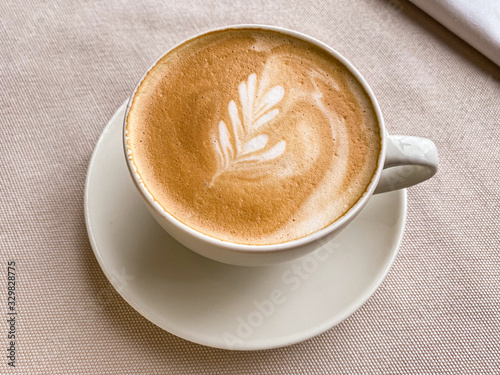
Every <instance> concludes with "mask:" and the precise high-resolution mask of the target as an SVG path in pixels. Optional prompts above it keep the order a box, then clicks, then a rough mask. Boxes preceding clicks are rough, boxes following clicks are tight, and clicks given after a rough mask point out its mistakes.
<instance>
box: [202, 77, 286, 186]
mask: <svg viewBox="0 0 500 375" xmlns="http://www.w3.org/2000/svg"><path fill="white" fill-rule="evenodd" d="M256 86H257V75H256V74H250V75H249V76H248V79H247V81H246V82H245V81H243V82H241V83H240V85H239V86H238V93H239V96H240V104H241V112H242V113H241V114H242V116H241V117H240V113H239V111H238V107H237V105H236V102H235V101H234V100H231V101H230V102H229V105H228V112H229V118H230V119H231V124H230V126H228V125H226V123H225V122H224V121H220V122H219V127H218V137H214V148H215V153H216V155H217V171H216V172H215V174H214V176H213V177H212V180H211V182H210V184H209V186H212V185H213V183H214V182H215V180H216V179H217V177H219V176H220V175H221V174H223V173H225V172H228V171H234V170H236V169H238V170H244V169H250V168H255V167H257V166H258V165H259V163H264V162H267V161H270V160H273V159H276V158H278V157H280V156H281V155H282V154H283V153H284V152H285V149H286V141H284V140H282V141H279V142H278V143H276V144H274V145H273V146H272V147H268V140H269V136H268V135H267V134H259V129H261V128H262V126H264V125H266V124H267V123H269V121H271V120H272V119H273V118H275V117H276V116H277V115H278V114H279V109H278V108H274V109H273V107H275V106H276V105H277V104H278V103H279V102H280V101H281V99H283V96H284V95H285V90H284V89H283V87H282V86H279V85H278V86H274V87H273V88H271V89H270V90H269V91H267V92H266V93H265V94H264V93H263V91H264V87H263V85H262V82H261V84H260V85H259V90H258V92H257V87H256ZM242 119H243V121H242ZM231 140H233V142H231Z"/></svg>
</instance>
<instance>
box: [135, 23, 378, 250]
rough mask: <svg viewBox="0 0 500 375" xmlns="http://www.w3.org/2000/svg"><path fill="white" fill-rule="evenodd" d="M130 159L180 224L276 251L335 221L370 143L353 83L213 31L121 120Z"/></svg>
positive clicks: (342, 71) (290, 54) (278, 40)
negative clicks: (279, 245) (276, 246)
mask: <svg viewBox="0 0 500 375" xmlns="http://www.w3.org/2000/svg"><path fill="white" fill-rule="evenodd" d="M127 139H128V151H129V157H130V158H131V160H132V162H133V163H134V165H135V167H136V169H137V172H138V173H139V174H140V176H141V179H142V182H143V183H144V185H145V187H146V188H147V189H148V191H149V192H150V193H151V195H152V196H153V197H154V199H155V200H156V201H157V202H158V203H159V204H160V205H161V206H162V207H163V208H164V209H165V211H167V212H169V213H170V214H171V215H172V216H174V217H175V218H177V219H178V220H180V221H181V222H183V223H184V224H186V225H188V226H190V227H192V228H194V229H196V230H197V231H199V232H202V233H205V234H207V235H210V236H212V237H216V238H219V239H222V240H227V241H231V242H237V243H244V244H273V243H282V242H286V241H290V240H293V239H297V238H300V237H303V236H306V235H308V234H310V233H313V232H315V231H317V230H319V229H322V228H324V227H325V226H327V225H329V224H330V223H332V222H334V221H335V220H337V219H338V218H339V217H340V216H342V215H343V214H344V213H345V212H346V211H348V210H349V208H350V207H352V206H353V205H354V204H355V203H356V202H357V200H358V199H359V198H360V197H361V196H362V195H363V193H364V191H365V190H366V188H367V185H368V184H369V183H370V181H371V179H372V177H373V175H374V173H375V170H376V168H377V159H378V155H379V152H380V135H379V127H378V123H377V117H376V114H375V111H374V109H373V107H372V104H371V102H370V99H369V98H368V96H367V94H366V93H365V91H364V90H363V88H362V86H361V85H360V83H359V82H358V81H357V80H356V79H355V77H354V76H353V75H352V74H351V73H350V72H349V71H348V70H347V69H346V68H345V67H344V66H343V65H342V64H341V63H340V62H339V61H338V60H336V59H335V58H333V57H332V56H330V55H329V54H327V53H326V52H324V51H323V50H321V49H320V48H318V47H316V46H314V45H312V44H310V43H307V42H304V41H301V40H299V39H295V38H293V37H290V36H287V35H284V34H280V33H277V32H272V31H266V30H256V29H234V30H226V31H217V32H212V33H210V34H207V35H204V36H201V37H198V38H195V39H194V40H191V41H188V42H186V43H184V44H182V45H181V46H179V47H177V48H175V49H174V50H172V51H171V52H169V53H168V54H167V55H166V56H164V57H163V58H162V59H161V60H160V61H159V62H158V63H157V64H156V65H155V66H154V67H153V68H152V69H151V70H150V71H149V73H148V74H147V75H146V77H145V78H144V80H143V81H142V83H141V84H140V85H139V87H138V89H137V91H136V94H135V96H134V98H133V101H132V104H131V107H130V110H129V113H128V119H127Z"/></svg>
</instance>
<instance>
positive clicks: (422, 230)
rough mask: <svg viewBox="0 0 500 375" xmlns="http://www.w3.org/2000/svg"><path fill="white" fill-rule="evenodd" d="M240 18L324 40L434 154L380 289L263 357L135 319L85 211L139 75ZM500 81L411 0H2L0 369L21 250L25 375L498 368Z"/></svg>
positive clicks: (398, 126) (401, 129) (397, 127)
mask: <svg viewBox="0 0 500 375" xmlns="http://www.w3.org/2000/svg"><path fill="white" fill-rule="evenodd" d="M499 22H500V21H499ZM235 23H264V24H271V25H278V26H283V27H287V28H291V29H295V30H298V31H301V32H304V33H306V34H309V35H312V36H314V37H317V38H318V39H320V40H322V41H324V42H326V43H327V44H329V45H331V46H333V47H334V48H335V49H337V50H338V51H340V52H341V53H342V54H344V55H345V56H346V57H347V58H348V59H350V60H351V61H352V62H353V63H354V65H356V66H357V67H358V69H359V70H360V71H361V73H362V74H363V75H364V76H365V78H366V79H367V81H368V82H369V83H370V85H371V87H372V88H373V90H374V92H375V94H376V96H377V98H378V100H379V103H380V105H381V107H382V110H383V112H384V115H385V118H386V122H387V127H388V130H389V131H390V132H391V133H393V134H409V135H420V136H424V137H429V138H431V139H433V140H434V141H435V143H436V144H437V146H438V148H439V151H440V157H441V164H440V171H439V172H438V174H437V175H436V176H435V177H434V178H433V179H432V180H430V181H428V182H426V183H423V184H421V185H419V186H418V187H415V188H412V189H410V190H409V211H408V222H407V227H406V233H405V236H404V240H403V243H402V246H401V249H400V252H399V255H398V257H397V259H396V262H395V264H394V266H393V268H392V269H391V271H390V272H389V275H388V276H387V278H386V280H385V281H384V283H383V284H382V286H381V287H380V288H379V289H378V291H377V292H376V293H375V294H374V296H373V297H372V298H371V299H370V300H369V301H368V302H367V303H366V304H365V305H364V306H363V307H362V308H361V309H359V310H358V311H357V312H356V313H355V314H354V315H353V316H351V317H350V318H349V319H347V320H346V321H344V322H343V323H342V324H340V325H338V326H337V327H334V328H333V329H331V330H329V331H327V332H325V333H324V334H322V335H320V336H318V337H316V338H314V339H311V340H309V341H306V342H303V343H301V344H297V345H294V346H291V347H287V348H281V349H275V350H269V351H261V352H230V351H223V350H216V349H211V348H207V347H203V346H200V345H196V344H192V343H190V342H187V341H184V340H182V339H180V338H177V337H175V336H173V335H171V334H169V333H167V332H164V331H162V330H161V329H160V328H158V327H156V326H155V325H153V324H152V323H150V322H149V321H147V320H146V319H144V318H143V317H142V316H141V315H140V314H139V313H137V312H136V311H135V310H134V309H132V307H130V306H129V305H128V304H127V303H126V302H125V301H124V300H123V299H122V298H121V297H120V296H119V295H118V294H117V293H116V292H115V291H114V289H113V288H112V287H110V284H109V282H108V281H107V279H106V277H105V276H104V274H103V272H102V271H101V269H100V267H99V265H98V263H97V261H96V259H95V257H94V254H93V253H92V250H91V247H90V244H89V240H88V237H87V233H86V230H85V224H84V215H83V190H84V180H85V174H86V170H87V165H88V162H89V158H90V155H91V153H92V150H93V148H94V146H95V144H96V141H97V139H98V137H99V135H100V133H101V131H102V129H103V128H104V126H105V125H106V122H107V121H108V119H109V118H110V116H111V115H112V114H113V113H114V111H115V110H116V108H117V107H118V106H119V105H120V104H121V103H122V102H123V101H124V99H125V98H127V96H128V95H129V93H130V92H131V89H132V88H133V86H134V85H135V83H136V82H137V80H138V79H139V78H140V76H141V75H142V73H143V72H144V71H145V69H146V68H147V67H148V66H149V65H150V64H151V63H152V62H153V61H154V60H155V59H156V58H157V57H158V56H160V55H161V54H162V53H163V52H164V51H165V50H166V49H168V48H169V47H171V46H172V45H174V44H175V43H177V42H179V41H181V40H183V39H184V38H186V37H189V36H191V35H193V34H195V33H198V32H201V31H203V30H207V29H210V28H214V27H218V26H222V25H227V24H235ZM499 77H500V68H498V67H497V66H496V65H494V64H493V63H492V62H491V61H489V60H487V59H486V58H485V57H484V56H483V55H481V54H480V53H478V52H477V51H476V50H474V49H473V48H472V47H470V46H469V45H467V44H466V43H464V42H463V41H462V40H460V39H459V38H458V37H456V36H454V35H453V34H451V33H450V32H449V31H447V30H446V29H445V28H444V27H442V26H441V25H440V24H438V23H437V22H436V21H434V20H433V19H431V18H430V17H429V16H427V15H426V14H425V13H423V12H422V11H420V10H419V9H417V8H416V7H415V6H413V5H411V4H408V3H406V2H401V3H400V2H387V1H384V0H361V1H356V2H351V1H347V0H346V1H338V2H334V1H330V2H327V1H321V2H319V1H314V2H307V1H300V0H289V1H281V2H269V1H263V0H259V1H252V2H247V1H244V0H227V1H226V0H223V1H214V2H204V1H201V0H187V1H174V0H163V1H148V0H139V1H123V0H112V1H82V0H81V1H78V0H73V1H61V2H56V1H44V2H41V1H28V0H26V1H25V0H23V1H10V0H4V1H1V2H0V200H1V211H0V241H1V242H0V248H1V256H0V258H1V263H0V269H1V271H0V273H1V274H2V275H4V274H5V275H4V276H0V285H3V287H2V289H1V290H0V309H1V310H0V316H1V321H2V323H0V348H1V349H2V350H1V353H3V354H2V355H0V373H6V372H7V371H9V370H12V369H10V368H9V367H8V366H7V358H6V355H5V354H6V353H7V351H6V349H7V344H8V340H7V330H8V323H7V315H6V314H7V311H6V306H7V294H6V293H7V274H6V272H7V269H6V267H7V263H6V262H7V261H8V260H10V259H15V261H16V264H17V276H16V277H17V280H18V283H17V284H16V290H17V298H18V299H17V309H18V311H19V320H18V322H17V334H18V340H17V344H16V345H17V349H16V350H17V358H16V369H15V372H17V373H19V374H28V373H33V374H42V373H43V374H72V373H75V374H76V373H81V374H139V373H148V374H165V373H169V374H202V373H212V374H213V373H223V374H239V373H241V374H250V373H252V374H253V373H259V374H269V373H283V374H308V373H314V374H326V373H339V374H480V373H481V374H499V373H500V239H499V237H500V234H499V217H500V209H499V208H500V203H499V201H500V194H499V193H500V178H499V174H500V147H499V144H500V84H499V82H500V81H499ZM103 291H105V293H103ZM103 299H105V300H106V301H105V302H106V303H103V302H102V300H103ZM82 312H83V313H82Z"/></svg>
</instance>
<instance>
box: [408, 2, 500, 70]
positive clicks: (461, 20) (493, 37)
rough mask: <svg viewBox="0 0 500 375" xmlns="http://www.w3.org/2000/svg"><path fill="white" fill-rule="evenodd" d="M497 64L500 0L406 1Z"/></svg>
mask: <svg viewBox="0 0 500 375" xmlns="http://www.w3.org/2000/svg"><path fill="white" fill-rule="evenodd" d="M410 1H411V2H412V3H414V4H415V5H416V6H418V7H419V8H420V9H422V10H423V11H424V12H426V13H427V14H429V15H430V16H431V17H432V18H434V19H435V20H437V21H438V22H440V23H441V24H443V25H444V26H445V27H446V28H448V29H449V30H450V31H452V32H453V33H455V34H456V35H458V36H459V37H460V38H462V39H463V40H465V41H466V42H467V43H469V44H470V45H471V46H473V47H474V48H476V49H477V50H478V51H480V52H481V53H483V54H484V55H485V56H486V57H488V58H489V59H490V60H492V61H493V62H495V63H496V64H497V65H499V66H500V0H410Z"/></svg>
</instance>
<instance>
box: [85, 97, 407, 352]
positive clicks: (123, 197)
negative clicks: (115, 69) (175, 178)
mask: <svg viewBox="0 0 500 375" xmlns="http://www.w3.org/2000/svg"><path fill="white" fill-rule="evenodd" d="M124 110H125V107H124V106H123V105H122V106H121V107H120V108H119V109H118V111H117V112H116V113H115V115H114V116H113V118H112V119H111V120H110V122H109V123H108V125H107V126H106V128H105V129H104V131H103V133H102V135H101V137H100V139H99V141H98V143H97V145H96V148H95V150H94V154H93V155H92V159H91V161H90V165H89V169H88V174H87V181H86V186H85V219H86V224H87V230H88V233H89V237H90V242H91V244H92V248H93V249H94V253H95V256H96V258H97V260H98V261H99V264H100V265H101V268H102V270H103V271H104V273H105V275H106V276H107V277H108V279H109V280H110V282H111V283H112V285H113V286H114V287H115V288H116V289H117V291H118V292H119V293H120V294H121V295H122V297H123V298H124V299H125V300H126V301H127V302H128V303H129V304H130V305H132V306H133V307H134V308H135V309H136V310H137V311H138V312H139V313H141V314H142V315H143V316H144V317H145V318H147V319H149V320H150V321H151V322H153V323H155V324H156V325H158V326H159V327H161V328H163V329H164V330H166V331H168V332H171V333H173V334H174V335H177V336H179V337H182V338H184V339H186V340H190V341H193V342H196V343H199V344H203V345H207V346H212V347H217V348H223V349H236V350H256V349H270V348H276V347H281V346H286V345H290V344H294V343H297V342H300V341H303V340H306V339H308V338H311V337H314V336H316V335H318V334H320V333H322V332H324V331H326V330H328V329H330V328H332V327H333V326H335V325H336V324H338V323H340V322H341V321H342V320H344V319H345V318H347V317H348V316H349V315H351V314H352V313H353V312H354V311H356V310H357V309H358V308H359V307H360V306H361V305H362V304H363V303H364V302H365V301H366V300H367V299H368V298H369V297H370V296H371V295H372V293H373V292H374V291H375V289H376V288H377V287H378V286H379V284H380V283H381V282H382V280H383V279H384V277H385V275H386V274H387V272H388V271H389V268H390V267H391V265H392V263H393V261H394V258H395V257H396V253H397V250H398V247H399V244H400V241H401V238H402V235H403V229H404V225H405V218H406V191H405V190H401V191H398V192H393V193H386V194H382V195H378V196H374V197H372V198H371V200H370V202H369V203H368V205H367V206H366V207H365V208H364V209H363V211H362V213H361V214H360V215H359V216H358V218H356V219H355V220H354V222H353V223H351V224H350V225H349V227H348V228H347V229H345V230H344V231H343V232H342V233H341V234H340V235H339V236H338V237H336V238H335V239H334V240H333V241H331V242H329V243H327V244H326V245H325V246H324V247H323V248H321V249H319V250H318V251H317V252H316V253H313V254H311V255H308V256H306V257H304V258H301V259H298V260H296V261H294V262H291V263H285V264H281V265H278V266H269V267H255V268H254V267H239V266H230V265H226V264H222V263H218V262H215V261H212V260H209V259H206V258H204V257H202V256H200V255H197V254H195V253H194V252H192V251H190V250H188V249H187V248H185V247H184V246H182V245H180V244H179V243H178V242H176V241H175V240H174V239H172V238H171V237H170V236H169V235H168V234H167V233H166V232H164V231H163V229H161V227H160V226H159V225H158V224H157V223H156V222H155V220H154V219H153V217H152V216H151V215H150V214H149V213H148V211H147V210H146V207H145V206H144V205H143V202H142V201H141V199H140V196H139V193H138V192H137V191H136V188H135V187H134V185H133V182H132V179H131V178H130V175H129V172H128V170H127V167H126V164H125V158H124V153H123V149H122V137H121V131H122V121H123V116H124Z"/></svg>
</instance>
